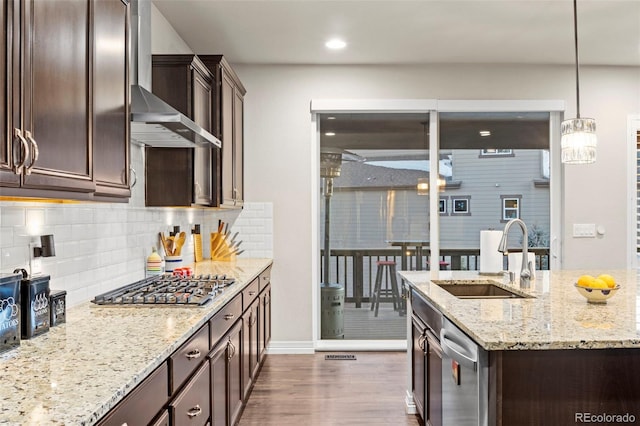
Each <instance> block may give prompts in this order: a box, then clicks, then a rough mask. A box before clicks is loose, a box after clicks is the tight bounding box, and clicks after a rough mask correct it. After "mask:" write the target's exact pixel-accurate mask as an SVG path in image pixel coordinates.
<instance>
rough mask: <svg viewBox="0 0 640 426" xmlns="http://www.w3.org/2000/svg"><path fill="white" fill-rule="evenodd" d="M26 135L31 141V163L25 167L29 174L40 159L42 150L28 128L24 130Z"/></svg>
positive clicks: (26, 172) (25, 171)
mask: <svg viewBox="0 0 640 426" xmlns="http://www.w3.org/2000/svg"><path fill="white" fill-rule="evenodd" d="M24 136H25V137H26V138H27V140H28V141H29V143H30V144H31V163H29V165H28V166H27V167H26V168H25V169H24V173H25V174H27V175H30V174H31V169H33V166H35V165H36V161H38V156H39V155H40V150H39V149H38V143H37V142H36V140H35V139H34V138H33V137H32V136H31V132H30V131H28V130H25V131H24Z"/></svg>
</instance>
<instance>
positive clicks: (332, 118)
mask: <svg viewBox="0 0 640 426" xmlns="http://www.w3.org/2000/svg"><path fill="white" fill-rule="evenodd" d="M335 119H336V118H335V117H334V116H333V115H332V116H330V117H327V120H335Z"/></svg>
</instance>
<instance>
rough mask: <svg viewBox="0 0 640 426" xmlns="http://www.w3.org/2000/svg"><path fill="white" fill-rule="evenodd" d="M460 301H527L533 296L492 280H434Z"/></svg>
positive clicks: (433, 281)
mask: <svg viewBox="0 0 640 426" xmlns="http://www.w3.org/2000/svg"><path fill="white" fill-rule="evenodd" d="M431 282H432V283H434V284H436V285H438V286H439V287H440V288H442V289H443V290H445V291H448V292H449V293H451V294H452V295H454V296H456V297H457V298H458V299H526V298H531V297H533V296H529V295H528V294H525V293H522V292H519V291H516V290H510V289H506V288H504V287H502V286H500V285H499V284H498V283H496V282H494V281H491V280H432V281H431Z"/></svg>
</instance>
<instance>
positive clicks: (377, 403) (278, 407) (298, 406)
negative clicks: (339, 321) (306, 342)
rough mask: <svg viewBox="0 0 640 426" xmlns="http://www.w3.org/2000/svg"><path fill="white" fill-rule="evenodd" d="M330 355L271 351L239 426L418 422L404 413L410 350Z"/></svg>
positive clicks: (402, 425)
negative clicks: (340, 356)
mask: <svg viewBox="0 0 640 426" xmlns="http://www.w3.org/2000/svg"><path fill="white" fill-rule="evenodd" d="M326 354H327V353H326V352H320V353H316V354H314V355H268V356H267V359H266V360H265V363H264V365H263V367H262V371H261V372H260V375H259V376H258V380H257V381H256V384H255V386H254V388H253V392H252V393H251V396H250V397H249V401H248V403H247V406H246V408H245V410H244V413H243V414H242V417H241V418H240V423H239V424H240V426H250V425H260V426H266V425H274V426H275V425H278V426H287V425H303V426H315V425H323V426H324V425H389V426H391V425H393V426H405V425H406V426H418V425H419V423H418V418H417V417H416V416H414V415H407V414H405V411H404V395H405V387H406V374H407V373H406V371H407V368H408V366H407V360H406V353H404V352H349V354H354V355H355V356H356V358H357V359H356V360H355V361H348V360H325V355H326Z"/></svg>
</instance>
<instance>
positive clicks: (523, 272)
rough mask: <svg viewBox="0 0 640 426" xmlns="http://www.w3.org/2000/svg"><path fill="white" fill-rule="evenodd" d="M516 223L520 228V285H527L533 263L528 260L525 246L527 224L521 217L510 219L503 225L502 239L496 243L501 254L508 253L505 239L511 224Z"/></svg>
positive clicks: (527, 242) (526, 242)
mask: <svg viewBox="0 0 640 426" xmlns="http://www.w3.org/2000/svg"><path fill="white" fill-rule="evenodd" d="M514 223H517V224H518V225H519V226H520V229H522V234H523V236H522V266H521V267H520V287H529V284H530V283H531V275H532V274H533V265H532V264H531V262H529V252H528V249H527V246H528V245H529V239H528V231H527V225H525V223H524V222H523V221H522V220H521V219H511V220H510V221H509V222H507V224H506V225H505V226H504V231H503V233H502V239H501V240H500V244H499V245H498V251H499V252H500V253H503V254H508V253H509V249H508V248H507V239H508V236H509V229H511V226H512V225H513V224H514Z"/></svg>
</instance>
